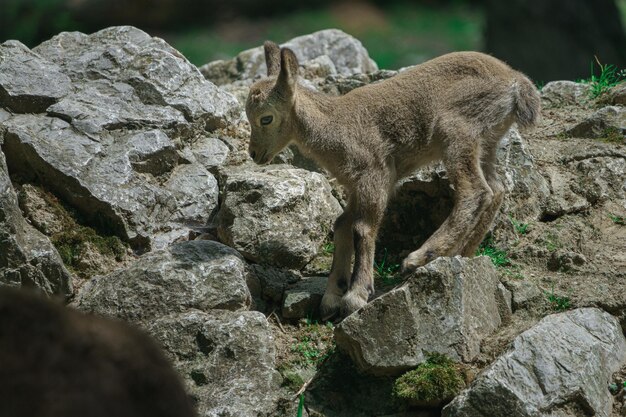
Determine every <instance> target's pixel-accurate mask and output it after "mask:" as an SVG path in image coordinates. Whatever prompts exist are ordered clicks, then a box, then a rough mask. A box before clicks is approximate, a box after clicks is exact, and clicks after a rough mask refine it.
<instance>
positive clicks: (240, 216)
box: [216, 165, 341, 269]
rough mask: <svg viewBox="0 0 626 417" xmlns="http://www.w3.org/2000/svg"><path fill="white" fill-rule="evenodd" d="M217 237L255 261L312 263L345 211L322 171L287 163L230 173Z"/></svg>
mask: <svg viewBox="0 0 626 417" xmlns="http://www.w3.org/2000/svg"><path fill="white" fill-rule="evenodd" d="M222 181H223V184H224V186H223V187H224V191H223V201H222V204H221V207H220V211H219V213H218V215H217V220H216V222H217V227H218V229H217V230H218V236H219V238H220V240H221V241H222V242H224V243H226V244H227V245H229V246H231V247H233V248H235V249H237V250H238V251H239V252H241V253H242V254H243V256H244V257H245V258H246V259H248V260H250V261H253V262H257V263H262V264H268V265H273V266H278V267H283V268H295V269H300V268H302V267H304V266H305V265H306V264H307V263H308V262H310V261H311V260H312V259H313V257H315V255H317V253H318V250H319V248H320V246H321V244H322V242H323V241H324V239H325V238H326V235H327V233H328V232H329V231H330V230H331V227H332V223H333V221H334V220H335V218H336V217H337V216H338V215H339V214H340V213H341V206H340V205H339V203H338V202H337V200H336V199H335V198H334V197H333V195H332V193H331V189H330V185H329V184H328V181H327V180H326V178H324V176H322V175H321V174H318V173H314V172H309V171H305V170H302V169H295V168H291V167H288V166H281V165H270V166H267V167H253V166H244V167H238V168H236V169H233V170H229V171H226V172H225V173H224V175H223V178H222Z"/></svg>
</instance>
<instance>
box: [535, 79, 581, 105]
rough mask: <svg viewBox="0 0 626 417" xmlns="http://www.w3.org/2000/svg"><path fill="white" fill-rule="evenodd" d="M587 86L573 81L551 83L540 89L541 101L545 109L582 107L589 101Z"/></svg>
mask: <svg viewBox="0 0 626 417" xmlns="http://www.w3.org/2000/svg"><path fill="white" fill-rule="evenodd" d="M590 93H591V87H590V85H589V84H585V83H577V82H574V81H552V82H549V83H548V84H546V85H544V86H543V88H542V89H541V100H542V101H543V105H544V106H546V107H554V106H563V105H577V106H580V105H583V104H585V103H587V102H588V101H589V99H590Z"/></svg>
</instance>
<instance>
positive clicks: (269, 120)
mask: <svg viewBox="0 0 626 417" xmlns="http://www.w3.org/2000/svg"><path fill="white" fill-rule="evenodd" d="M272 120H274V117H273V116H263V117H261V124H262V125H263V126H265V125H269V124H270V123H272Z"/></svg>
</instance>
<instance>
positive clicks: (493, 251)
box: [476, 236, 511, 268]
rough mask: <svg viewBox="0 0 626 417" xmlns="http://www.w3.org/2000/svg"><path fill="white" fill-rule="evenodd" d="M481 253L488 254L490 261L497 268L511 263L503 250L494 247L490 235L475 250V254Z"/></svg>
mask: <svg viewBox="0 0 626 417" xmlns="http://www.w3.org/2000/svg"><path fill="white" fill-rule="evenodd" d="M481 255H482V256H488V257H489V259H491V263H493V265H494V266H495V267H497V268H501V267H504V266H509V265H511V260H510V259H509V255H508V254H507V253H506V252H505V251H503V250H500V249H498V248H496V247H495V245H494V243H493V238H492V237H491V236H489V237H487V238H486V239H485V240H483V241H482V243H481V244H480V246H479V247H478V249H477V250H476V256H481Z"/></svg>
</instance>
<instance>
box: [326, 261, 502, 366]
mask: <svg viewBox="0 0 626 417" xmlns="http://www.w3.org/2000/svg"><path fill="white" fill-rule="evenodd" d="M498 284H499V280H498V274H497V272H496V270H495V268H494V267H493V265H492V264H491V261H490V260H489V258H487V257H477V258H471V259H467V258H461V257H459V256H457V257H454V258H438V259H436V260H434V261H433V262H431V263H429V264H427V265H426V266H425V267H421V268H418V269H417V270H416V271H415V273H414V274H413V275H412V276H411V277H410V278H409V280H408V281H407V283H406V284H405V285H403V286H402V287H399V288H397V289H395V290H392V291H390V292H388V293H386V294H384V295H383V296H381V297H379V298H377V299H375V300H373V301H372V302H370V303H369V304H367V305H366V306H365V307H363V308H362V309H360V310H358V311H356V312H355V313H353V314H352V315H350V316H348V317H347V318H346V319H344V320H343V322H341V324H340V325H339V326H337V328H336V330H335V339H336V342H337V346H338V347H339V348H340V349H341V350H342V351H344V352H346V353H348V354H349V355H350V357H351V358H352V360H353V361H354V362H355V364H356V365H357V367H358V368H360V369H361V370H363V371H365V372H368V373H372V374H375V375H396V374H399V373H401V372H403V371H406V370H408V369H411V368H414V367H415V366H417V365H418V364H420V363H422V362H423V361H425V360H426V357H427V353H429V352H438V353H442V354H445V355H448V356H449V357H450V358H452V359H454V360H456V361H471V360H472V359H473V358H475V357H476V356H477V355H478V353H479V351H480V343H481V341H482V340H483V339H484V338H485V337H487V336H489V335H490V334H491V333H493V332H494V331H495V330H496V329H497V328H498V327H499V326H500V324H501V321H502V318H501V316H500V310H499V308H503V307H505V306H506V305H507V303H506V300H503V299H502V291H501V290H502V288H500V287H499V285H498ZM499 306H500V307H499ZM505 308H506V307H505ZM509 314H510V313H509Z"/></svg>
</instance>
